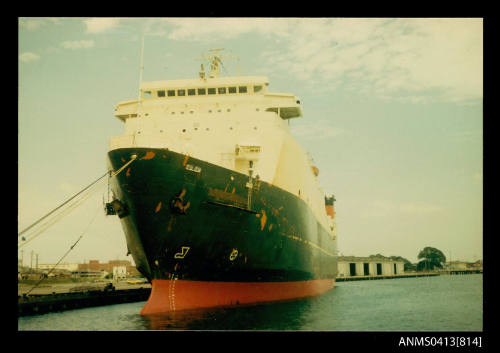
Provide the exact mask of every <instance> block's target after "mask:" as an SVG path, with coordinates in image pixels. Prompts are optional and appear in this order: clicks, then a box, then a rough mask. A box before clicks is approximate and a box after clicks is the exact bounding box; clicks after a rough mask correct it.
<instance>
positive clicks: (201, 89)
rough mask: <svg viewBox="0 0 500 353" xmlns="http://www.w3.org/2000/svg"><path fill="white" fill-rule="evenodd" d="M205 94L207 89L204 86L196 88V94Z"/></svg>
mask: <svg viewBox="0 0 500 353" xmlns="http://www.w3.org/2000/svg"><path fill="white" fill-rule="evenodd" d="M205 94H207V90H206V89H204V88H198V95H199V96H202V95H205Z"/></svg>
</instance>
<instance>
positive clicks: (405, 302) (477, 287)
mask: <svg viewBox="0 0 500 353" xmlns="http://www.w3.org/2000/svg"><path fill="white" fill-rule="evenodd" d="M144 303H145V302H137V303H128V304H116V305H109V306H102V307H93V308H86V309H78V310H70V311H64V312H56V313H49V314H43V315H36V316H28V317H19V318H18V330H19V331H40V330H51V331H52V330H57V331H66V330H71V331H123V330H133V331H137V330H139V331H140V330H203V331H206V330H209V331H210V330H245V331H246V330H251V331H255V330H257V331H372V332H373V331H377V332H378V331H463V332H467V331H469V332H470V331H482V330H483V275H482V274H471V275H442V276H436V277H420V278H401V279H387V280H376V281H353V282H338V283H337V285H336V287H335V289H333V290H331V291H329V292H328V293H326V294H323V295H321V296H318V297H315V298H309V299H304V300H296V301H290V302H281V303H270V304H261V305H252V306H245V307H234V308H223V309H222V308H221V309H210V310H198V311H189V312H175V313H169V314H161V315H160V314H157V315H152V316H141V315H139V312H140V310H141V309H142V307H143V306H144Z"/></svg>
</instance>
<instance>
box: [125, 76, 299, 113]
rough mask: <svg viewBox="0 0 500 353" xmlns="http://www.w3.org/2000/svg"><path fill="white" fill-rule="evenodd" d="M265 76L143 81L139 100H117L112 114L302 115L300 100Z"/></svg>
mask: <svg viewBox="0 0 500 353" xmlns="http://www.w3.org/2000/svg"><path fill="white" fill-rule="evenodd" d="M268 86H269V80H268V78H267V77H265V76H236V77H215V78H205V77H200V79H191V80H165V81H152V82H144V83H142V84H141V85H140V94H139V99H136V100H130V101H125V102H120V103H119V104H118V105H117V106H116V108H115V116H116V117H117V118H118V119H120V120H122V121H125V120H126V119H128V118H137V117H148V116H168V115H169V114H176V113H178V114H184V113H186V114H196V113H210V112H212V110H217V109H218V110H220V109H223V110H224V111H227V112H229V111H231V110H232V111H236V110H239V109H244V110H246V111H250V110H251V111H262V112H275V113H276V114H277V115H278V116H280V117H281V118H282V119H292V118H297V117H301V116H302V107H301V103H300V99H299V98H298V97H296V96H295V95H293V94H290V93H275V92H269V91H268Z"/></svg>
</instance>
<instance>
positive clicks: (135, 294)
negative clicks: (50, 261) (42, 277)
mask: <svg viewBox="0 0 500 353" xmlns="http://www.w3.org/2000/svg"><path fill="white" fill-rule="evenodd" d="M37 290H38V291H37V292H35V293H36V294H35V293H34V294H29V295H27V294H26V293H23V291H22V290H19V291H18V304H17V308H18V316H28V315H38V314H45V313H49V312H55V311H64V310H73V309H81V308H88V307H93V306H103V305H111V304H122V303H132V302H138V301H146V300H147V299H148V298H149V295H150V294H151V285H150V284H149V283H145V284H141V285H134V286H130V285H128V286H127V285H121V286H120V287H118V288H116V287H115V286H113V285H107V286H105V287H103V286H96V285H93V286H92V285H87V286H78V287H72V288H66V290H61V288H52V287H48V288H47V287H45V288H37Z"/></svg>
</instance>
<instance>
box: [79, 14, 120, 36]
mask: <svg viewBox="0 0 500 353" xmlns="http://www.w3.org/2000/svg"><path fill="white" fill-rule="evenodd" d="M83 22H84V23H85V26H86V32H87V33H102V32H106V31H108V30H109V29H111V28H114V27H116V26H117V25H118V23H119V22H120V19H118V18H103V17H96V18H89V19H86V20H84V21H83Z"/></svg>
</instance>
